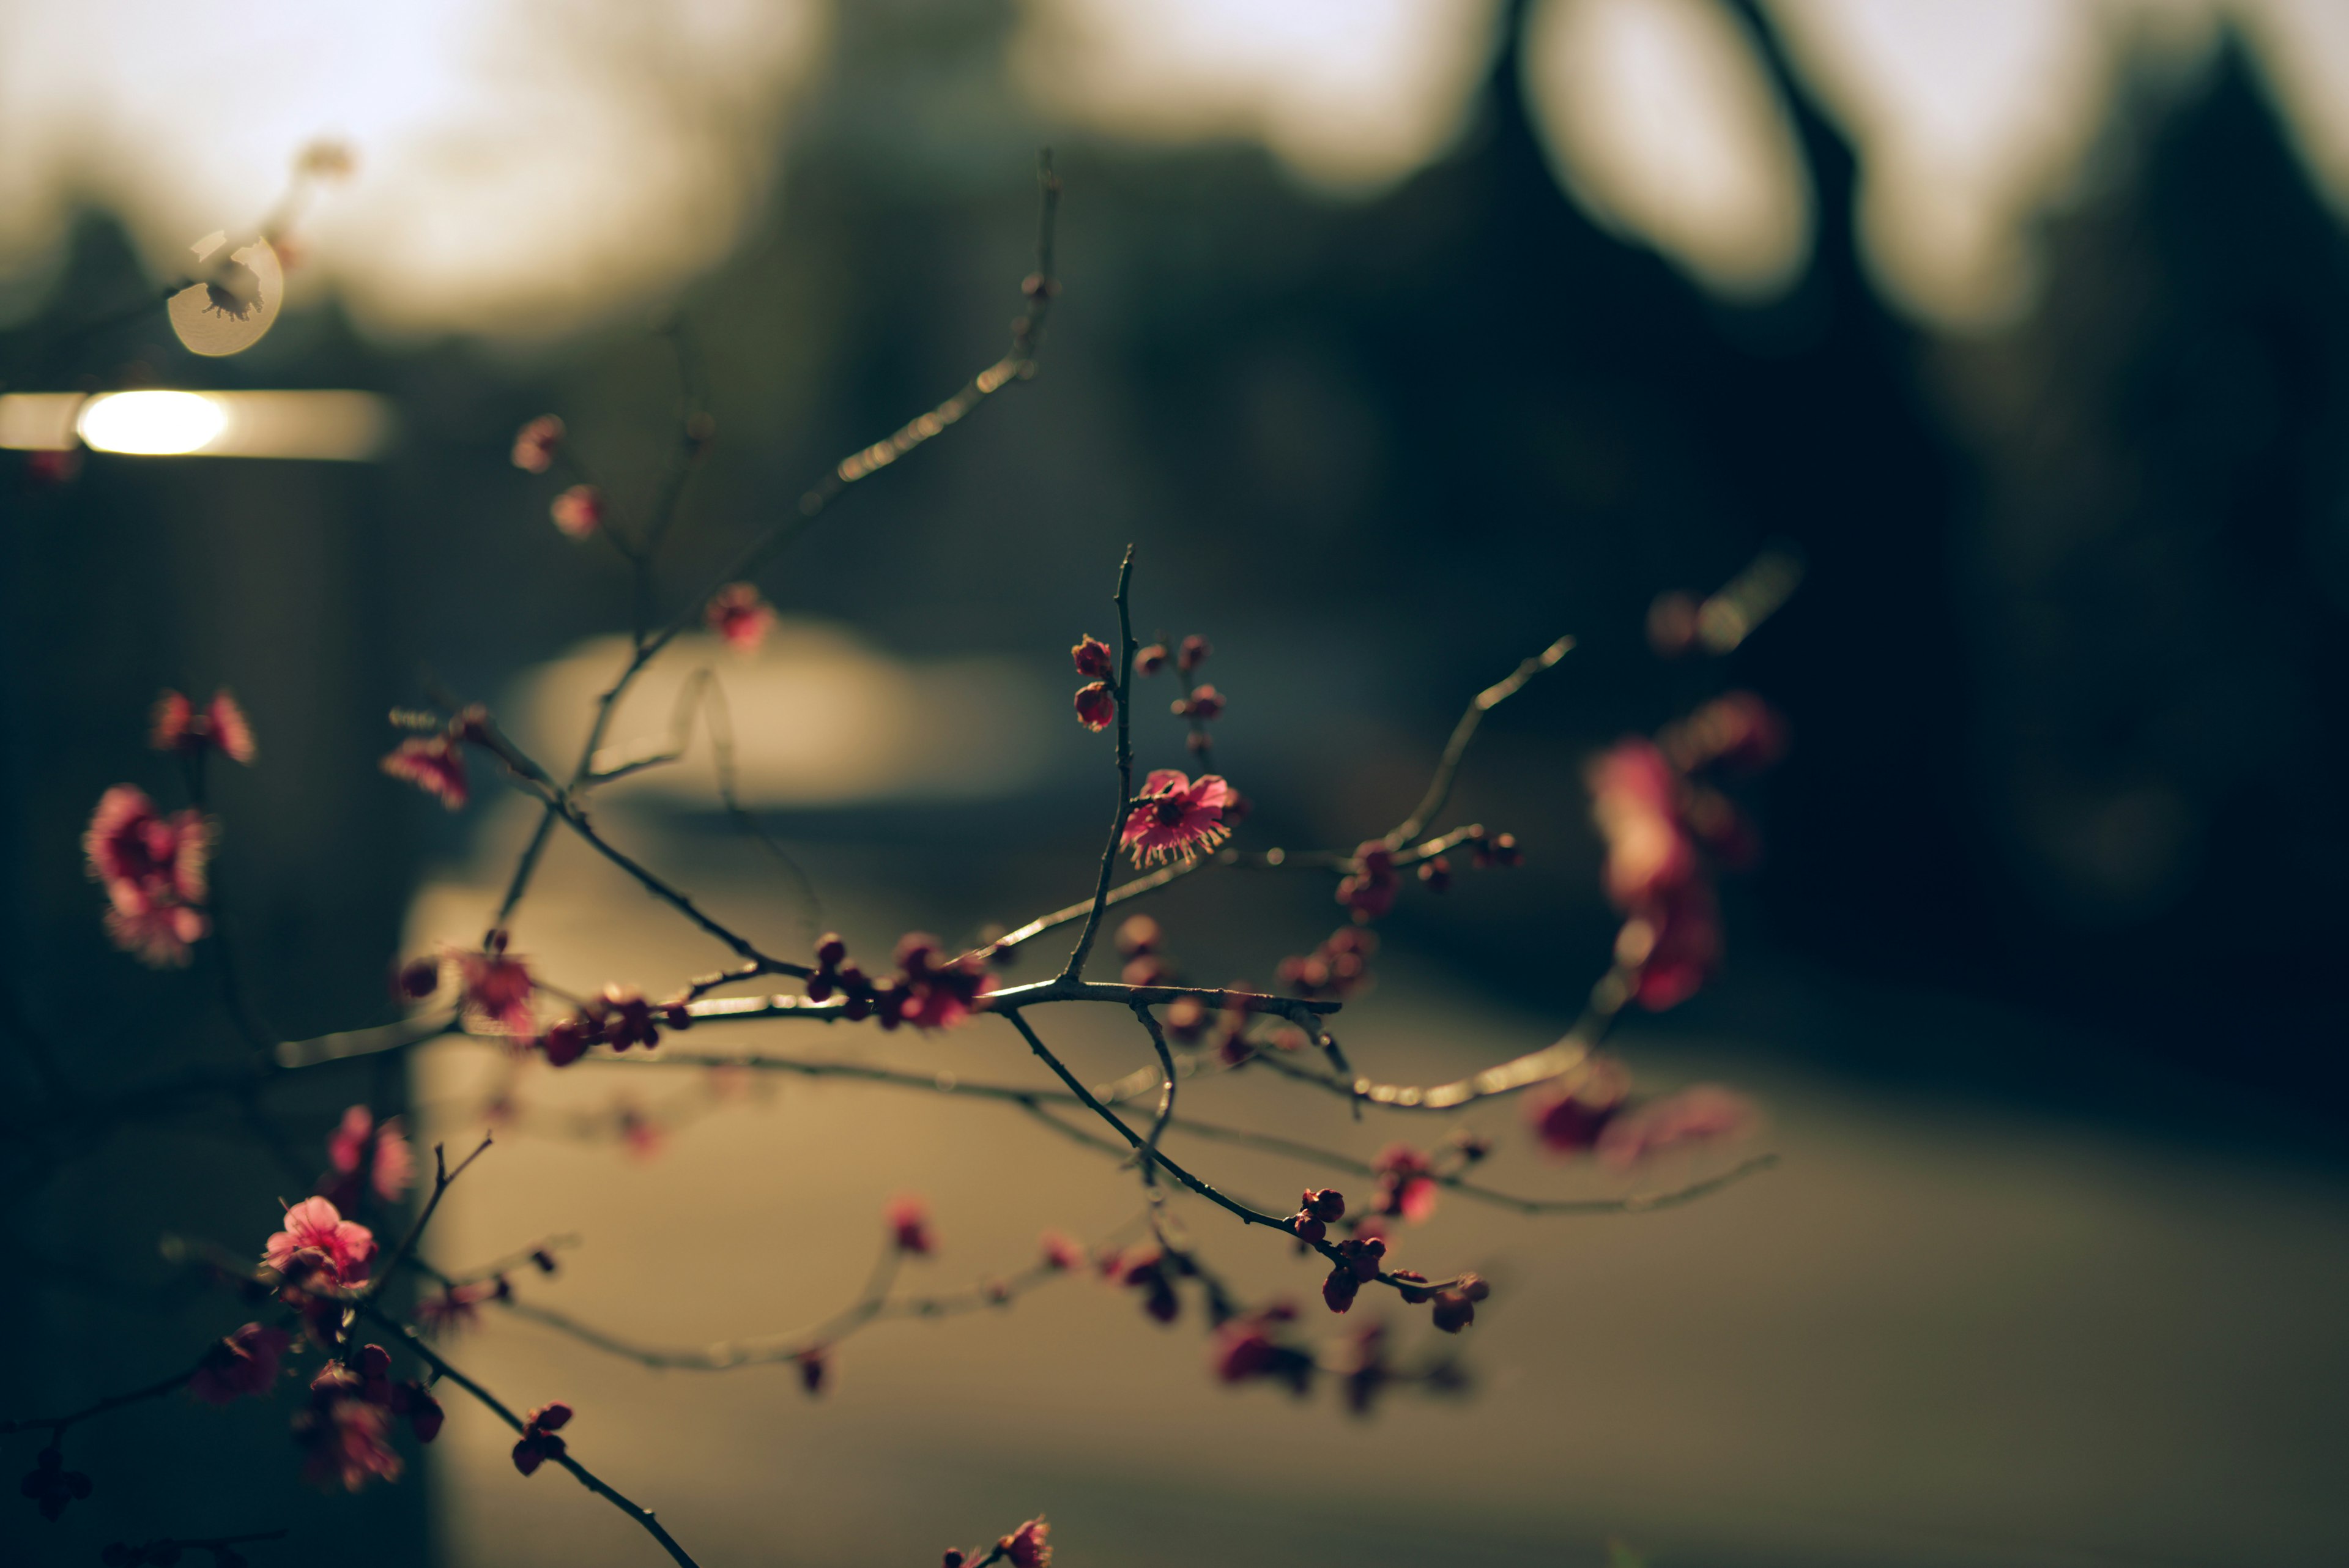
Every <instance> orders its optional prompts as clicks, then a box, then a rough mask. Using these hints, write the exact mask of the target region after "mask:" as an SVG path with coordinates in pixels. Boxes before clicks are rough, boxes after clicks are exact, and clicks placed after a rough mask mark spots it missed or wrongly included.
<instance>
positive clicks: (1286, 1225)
mask: <svg viewBox="0 0 2349 1568" xmlns="http://www.w3.org/2000/svg"><path fill="white" fill-rule="evenodd" d="M1003 1016H1004V1017H1005V1018H1006V1019H1008V1020H1009V1022H1010V1023H1011V1026H1012V1027H1013V1028H1014V1029H1017V1030H1018V1031H1019V1035H1020V1038H1022V1039H1024V1040H1025V1041H1027V1042H1028V1048H1029V1049H1030V1051H1033V1052H1034V1053H1035V1054H1036V1056H1037V1059H1038V1060H1040V1061H1041V1062H1042V1063H1043V1064H1045V1065H1046V1066H1047V1067H1050V1069H1051V1070H1052V1072H1053V1074H1054V1075H1056V1076H1057V1077H1059V1079H1060V1080H1061V1082H1062V1083H1063V1084H1066V1085H1068V1086H1069V1092H1070V1093H1071V1094H1073V1095H1074V1096H1076V1097H1077V1099H1078V1100H1079V1101H1080V1102H1081V1103H1082V1104H1083V1105H1084V1106H1085V1108H1086V1109H1087V1110H1090V1111H1092V1113H1093V1114H1094V1115H1095V1116H1099V1117H1100V1118H1101V1119H1102V1121H1104V1122H1107V1123H1108V1124H1109V1125H1110V1126H1111V1127H1112V1128H1114V1129H1115V1130H1116V1131H1117V1132H1118V1133H1119V1134H1121V1135H1122V1136H1123V1137H1124V1138H1125V1141H1126V1142H1127V1143H1128V1144H1130V1145H1132V1146H1133V1148H1134V1150H1135V1152H1137V1153H1143V1154H1145V1155H1146V1145H1145V1143H1144V1141H1143V1137H1142V1135H1141V1134H1140V1133H1137V1132H1135V1131H1134V1130H1133V1128H1132V1127H1128V1126H1126V1125H1125V1121H1124V1119H1123V1117H1121V1116H1118V1115H1117V1113H1116V1112H1114V1111H1112V1110H1111V1109H1110V1108H1109V1107H1108V1106H1105V1105H1103V1104H1102V1102H1101V1101H1100V1100H1099V1099H1098V1098H1096V1097H1095V1096H1094V1095H1093V1092H1092V1090H1091V1089H1088V1088H1086V1087H1085V1085H1084V1083H1083V1081H1082V1080H1081V1079H1080V1078H1078V1076H1077V1075H1075V1074H1074V1073H1071V1072H1070V1071H1069V1068H1068V1064H1066V1063H1064V1062H1062V1061H1061V1059H1060V1058H1059V1057H1058V1056H1055V1055H1054V1054H1052V1052H1051V1050H1050V1047H1048V1046H1047V1045H1046V1044H1044V1042H1043V1041H1042V1040H1041V1039H1040V1038H1039V1037H1038V1035H1037V1033H1036V1031H1035V1030H1034V1029H1032V1028H1030V1026H1029V1023H1028V1020H1027V1019H1025V1018H1023V1017H1022V1016H1020V1014H1019V1012H1016V1011H1007V1012H1004V1013H1003ZM1146 1157H1147V1158H1154V1160H1155V1163H1156V1164H1157V1166H1158V1168H1161V1169H1163V1170H1164V1171H1165V1172H1166V1174H1167V1175H1169V1176H1171V1177H1173V1178H1174V1179H1175V1180H1176V1181H1179V1182H1181V1183H1182V1184H1183V1185H1184V1186H1185V1187H1187V1188H1189V1189H1191V1190H1192V1191H1193V1192H1195V1193H1197V1194H1198V1195H1199V1196H1200V1197H1202V1198H1204V1199H1206V1200H1207V1201H1208V1202H1210V1203H1212V1204H1214V1205H1215V1206H1216V1208H1218V1209H1221V1210H1224V1211H1225V1212H1226V1213H1227V1214H1230V1215H1231V1216H1232V1217H1233V1218H1235V1219H1237V1220H1239V1221H1240V1222H1241V1223H1242V1224H1246V1225H1262V1226H1264V1227H1266V1228H1267V1229H1268V1230H1273V1231H1279V1232H1281V1233H1282V1234H1283V1235H1285V1236H1292V1237H1296V1239H1297V1241H1299V1243H1300V1244H1302V1245H1305V1246H1308V1247H1309V1248H1311V1249H1312V1250H1313V1251H1317V1252H1319V1253H1320V1254H1321V1255H1322V1256H1323V1257H1325V1258H1327V1259H1328V1260H1330V1262H1331V1263H1332V1264H1339V1263H1348V1262H1350V1260H1349V1259H1348V1258H1347V1257H1346V1255H1345V1254H1344V1253H1342V1252H1340V1251H1338V1249H1337V1247H1336V1246H1335V1245H1333V1244H1332V1243H1330V1241H1306V1240H1305V1238H1304V1237H1303V1236H1300V1235H1299V1234H1298V1231H1297V1221H1296V1220H1294V1219H1292V1218H1289V1217H1288V1216H1286V1215H1280V1214H1274V1213H1271V1212H1269V1211H1268V1210H1262V1209H1257V1208H1253V1207H1251V1206H1249V1205H1248V1204H1246V1203H1242V1202H1240V1201H1239V1200H1238V1199H1236V1198H1232V1197H1230V1196H1229V1195H1227V1194H1226V1193H1223V1192H1219V1191H1217V1190H1216V1189H1215V1188H1213V1187H1210V1186H1209V1185H1207V1183H1206V1182H1205V1181H1203V1180H1201V1179H1199V1178H1198V1177H1196V1176H1194V1175H1193V1174H1191V1172H1190V1171H1188V1170H1186V1169H1185V1168H1183V1167H1182V1166H1179V1165H1177V1164H1175V1163H1174V1161H1173V1160H1172V1159H1169V1158H1167V1157H1166V1156H1164V1155H1163V1154H1160V1155H1155V1156H1147V1155H1146ZM1371 1277H1372V1278H1373V1279H1375V1280H1376V1281H1378V1282H1379V1283H1381V1284H1382V1285H1387V1286H1390V1287H1392V1288H1394V1289H1397V1290H1401V1289H1402V1288H1404V1287H1405V1286H1406V1285H1408V1286H1409V1287H1410V1288H1412V1289H1414V1290H1423V1291H1433V1290H1444V1289H1446V1288H1447V1287H1448V1285H1449V1283H1450V1282H1448V1281H1446V1282H1434V1283H1428V1282H1422V1281H1409V1282H1406V1281H1401V1280H1397V1279H1396V1278H1395V1277H1394V1276H1393V1275H1392V1274H1390V1273H1386V1272H1380V1273H1378V1274H1374V1275H1372V1276H1371Z"/></svg>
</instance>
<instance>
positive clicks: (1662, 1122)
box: [1599, 1084, 1759, 1170]
mask: <svg viewBox="0 0 2349 1568" xmlns="http://www.w3.org/2000/svg"><path fill="white" fill-rule="evenodd" d="M1758 1119H1759V1118H1758V1116H1757V1115H1756V1113H1755V1112H1754V1106H1753V1102H1751V1101H1749V1100H1747V1099H1746V1098H1745V1097H1744V1096H1743V1095H1738V1094H1733V1093H1732V1092H1731V1091H1730V1090H1728V1089H1724V1088H1723V1087H1721V1086H1720V1085H1718V1084H1698V1085H1694V1086H1692V1087H1690V1088H1686V1089H1682V1090H1681V1091H1680V1092H1679V1093H1678V1094H1672V1095H1666V1096H1663V1097H1662V1098H1661V1099H1656V1100H1650V1101H1648V1102H1647V1103H1646V1104H1644V1105H1640V1106H1633V1107H1632V1108H1631V1109H1630V1110H1628V1111H1626V1112H1624V1113H1623V1114H1622V1115H1621V1116H1617V1117H1615V1118H1614V1119H1613V1120H1612V1121H1610V1122H1609V1124H1608V1125H1607V1127H1605V1129H1604V1130H1602V1131H1601V1132H1600V1133H1599V1161H1600V1163H1602V1164H1605V1165H1609V1166H1612V1167H1613V1168H1616V1169H1618V1170H1628V1169H1630V1168H1631V1167H1632V1166H1634V1165H1637V1164H1638V1163H1639V1162H1640V1161H1641V1160H1643V1159H1646V1158H1649V1157H1650V1156H1651V1155H1656V1154H1661V1153H1662V1152H1663V1151H1665V1150H1666V1149H1670V1148H1677V1147H1681V1146H1682V1145H1684V1144H1693V1143H1711V1142H1713V1141H1714V1140H1716V1139H1720V1138H1731V1137H1743V1136H1744V1134H1746V1133H1749V1132H1751V1131H1752V1130H1753V1129H1754V1124H1755V1123H1756V1121H1757V1120H1758Z"/></svg>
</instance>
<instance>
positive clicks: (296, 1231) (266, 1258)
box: [261, 1198, 375, 1285]
mask: <svg viewBox="0 0 2349 1568" xmlns="http://www.w3.org/2000/svg"><path fill="white" fill-rule="evenodd" d="M261 1258H262V1262H265V1263H267V1264H268V1265H269V1266H270V1267H271V1268H273V1269H275V1270H276V1271H277V1272H279V1273H281V1274H284V1275H286V1276H287V1277H288V1278H291V1279H296V1280H297V1281H299V1282H316V1283H319V1284H326V1285H360V1284H365V1283H366V1282H367V1270H368V1269H369V1268H371V1267H372V1266H373V1265H374V1262H375V1232H374V1231H370V1230H368V1229H367V1227H366V1226H364V1225H362V1224H360V1223H359V1222H358V1221H357V1220H346V1219H344V1218H343V1213H342V1210H339V1209H336V1207H335V1206H334V1205H333V1204H332V1203H330V1202H328V1201H327V1200H326V1199H323V1198H305V1199H303V1200H302V1201H301V1202H299V1203H296V1204H295V1205H294V1206H293V1207H292V1208H290V1209H288V1210H285V1229H284V1230H283V1231H277V1232H276V1233H275V1234H274V1235H272V1236H271V1237H270V1238H269V1244H268V1246H267V1247H266V1248H265V1249H264V1251H263V1252H262V1254H261Z"/></svg>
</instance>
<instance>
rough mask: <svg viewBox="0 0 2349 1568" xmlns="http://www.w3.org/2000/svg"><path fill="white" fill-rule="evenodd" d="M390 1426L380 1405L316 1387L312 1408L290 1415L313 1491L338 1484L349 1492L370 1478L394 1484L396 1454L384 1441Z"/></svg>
mask: <svg viewBox="0 0 2349 1568" xmlns="http://www.w3.org/2000/svg"><path fill="white" fill-rule="evenodd" d="M390 1428H391V1417H390V1414H389V1413H388V1411H386V1410H385V1409H384V1408H383V1407H382V1406H380V1405H376V1404H373V1403H370V1402H369V1401H367V1400H366V1399H364V1398H359V1397H355V1396H353V1395H351V1394H349V1393H347V1392H345V1391H344V1390H343V1389H342V1388H341V1387H339V1386H336V1385H333V1384H329V1385H328V1386H326V1387H325V1388H322V1389H320V1388H315V1387H314V1392H313V1395H312V1403H311V1406H310V1407H309V1408H308V1409H306V1410H305V1411H303V1412H302V1413H301V1414H300V1415H298V1416H296V1417H294V1436H295V1440H296V1441H297V1442H299V1443H300V1444H301V1445H302V1449H303V1459H302V1476H303V1479H304V1480H307V1481H308V1482H309V1483H310V1484H311V1485H313V1486H316V1487H331V1486H333V1485H335V1484H336V1483H337V1482H339V1483H340V1484H341V1485H342V1487H343V1489H344V1490H347V1491H357V1490H360V1489H361V1488H362V1487H364V1486H366V1485H367V1482H369V1481H371V1480H398V1479H399V1470H400V1464H399V1456H398V1454H396V1453H394V1452H392V1451H391V1446H390V1445H389V1444H388V1443H387V1442H385V1441H384V1437H385V1434H386V1433H387V1432H388V1431H389V1430H390Z"/></svg>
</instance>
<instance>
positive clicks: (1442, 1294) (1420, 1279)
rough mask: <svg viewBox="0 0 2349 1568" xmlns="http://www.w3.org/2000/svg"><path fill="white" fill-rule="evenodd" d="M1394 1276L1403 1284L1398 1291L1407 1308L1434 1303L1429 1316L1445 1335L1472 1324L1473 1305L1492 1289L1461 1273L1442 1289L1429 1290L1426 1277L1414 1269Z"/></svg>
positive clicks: (1399, 1272) (1480, 1279) (1396, 1273)
mask: <svg viewBox="0 0 2349 1568" xmlns="http://www.w3.org/2000/svg"><path fill="white" fill-rule="evenodd" d="M1394 1277H1395V1278H1396V1279H1397V1280H1398V1281H1401V1282H1403V1283H1402V1284H1401V1285H1400V1287H1399V1290H1400V1293H1401V1294H1402V1299H1403V1300H1404V1301H1405V1302H1406V1303H1409V1304H1410V1305H1412V1306H1424V1305H1426V1304H1428V1303H1431V1302H1432V1303H1434V1311H1433V1313H1431V1314H1429V1315H1430V1317H1431V1318H1432V1319H1433V1322H1434V1324H1435V1326H1436V1327H1437V1328H1439V1329H1442V1330H1443V1331H1444V1333H1445V1334H1458V1333H1459V1332H1460V1331H1461V1330H1462V1329H1464V1328H1466V1327H1467V1326H1468V1325H1469V1324H1472V1323H1475V1321H1476V1303H1478V1302H1481V1301H1483V1300H1484V1299H1485V1297H1486V1296H1489V1295H1491V1294H1492V1293H1493V1287H1492V1286H1490V1285H1488V1284H1486V1283H1485V1282H1484V1280H1483V1279H1482V1278H1481V1277H1479V1276H1478V1275H1475V1274H1463V1275H1461V1276H1460V1277H1459V1278H1458V1279H1457V1280H1455V1281H1454V1282H1452V1283H1451V1284H1450V1285H1449V1286H1446V1287H1444V1288H1442V1289H1431V1288H1429V1286H1428V1282H1427V1276H1426V1275H1424V1274H1422V1273H1420V1272H1418V1271H1417V1270H1414V1269H1397V1270H1396V1271H1395V1273H1394Z"/></svg>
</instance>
